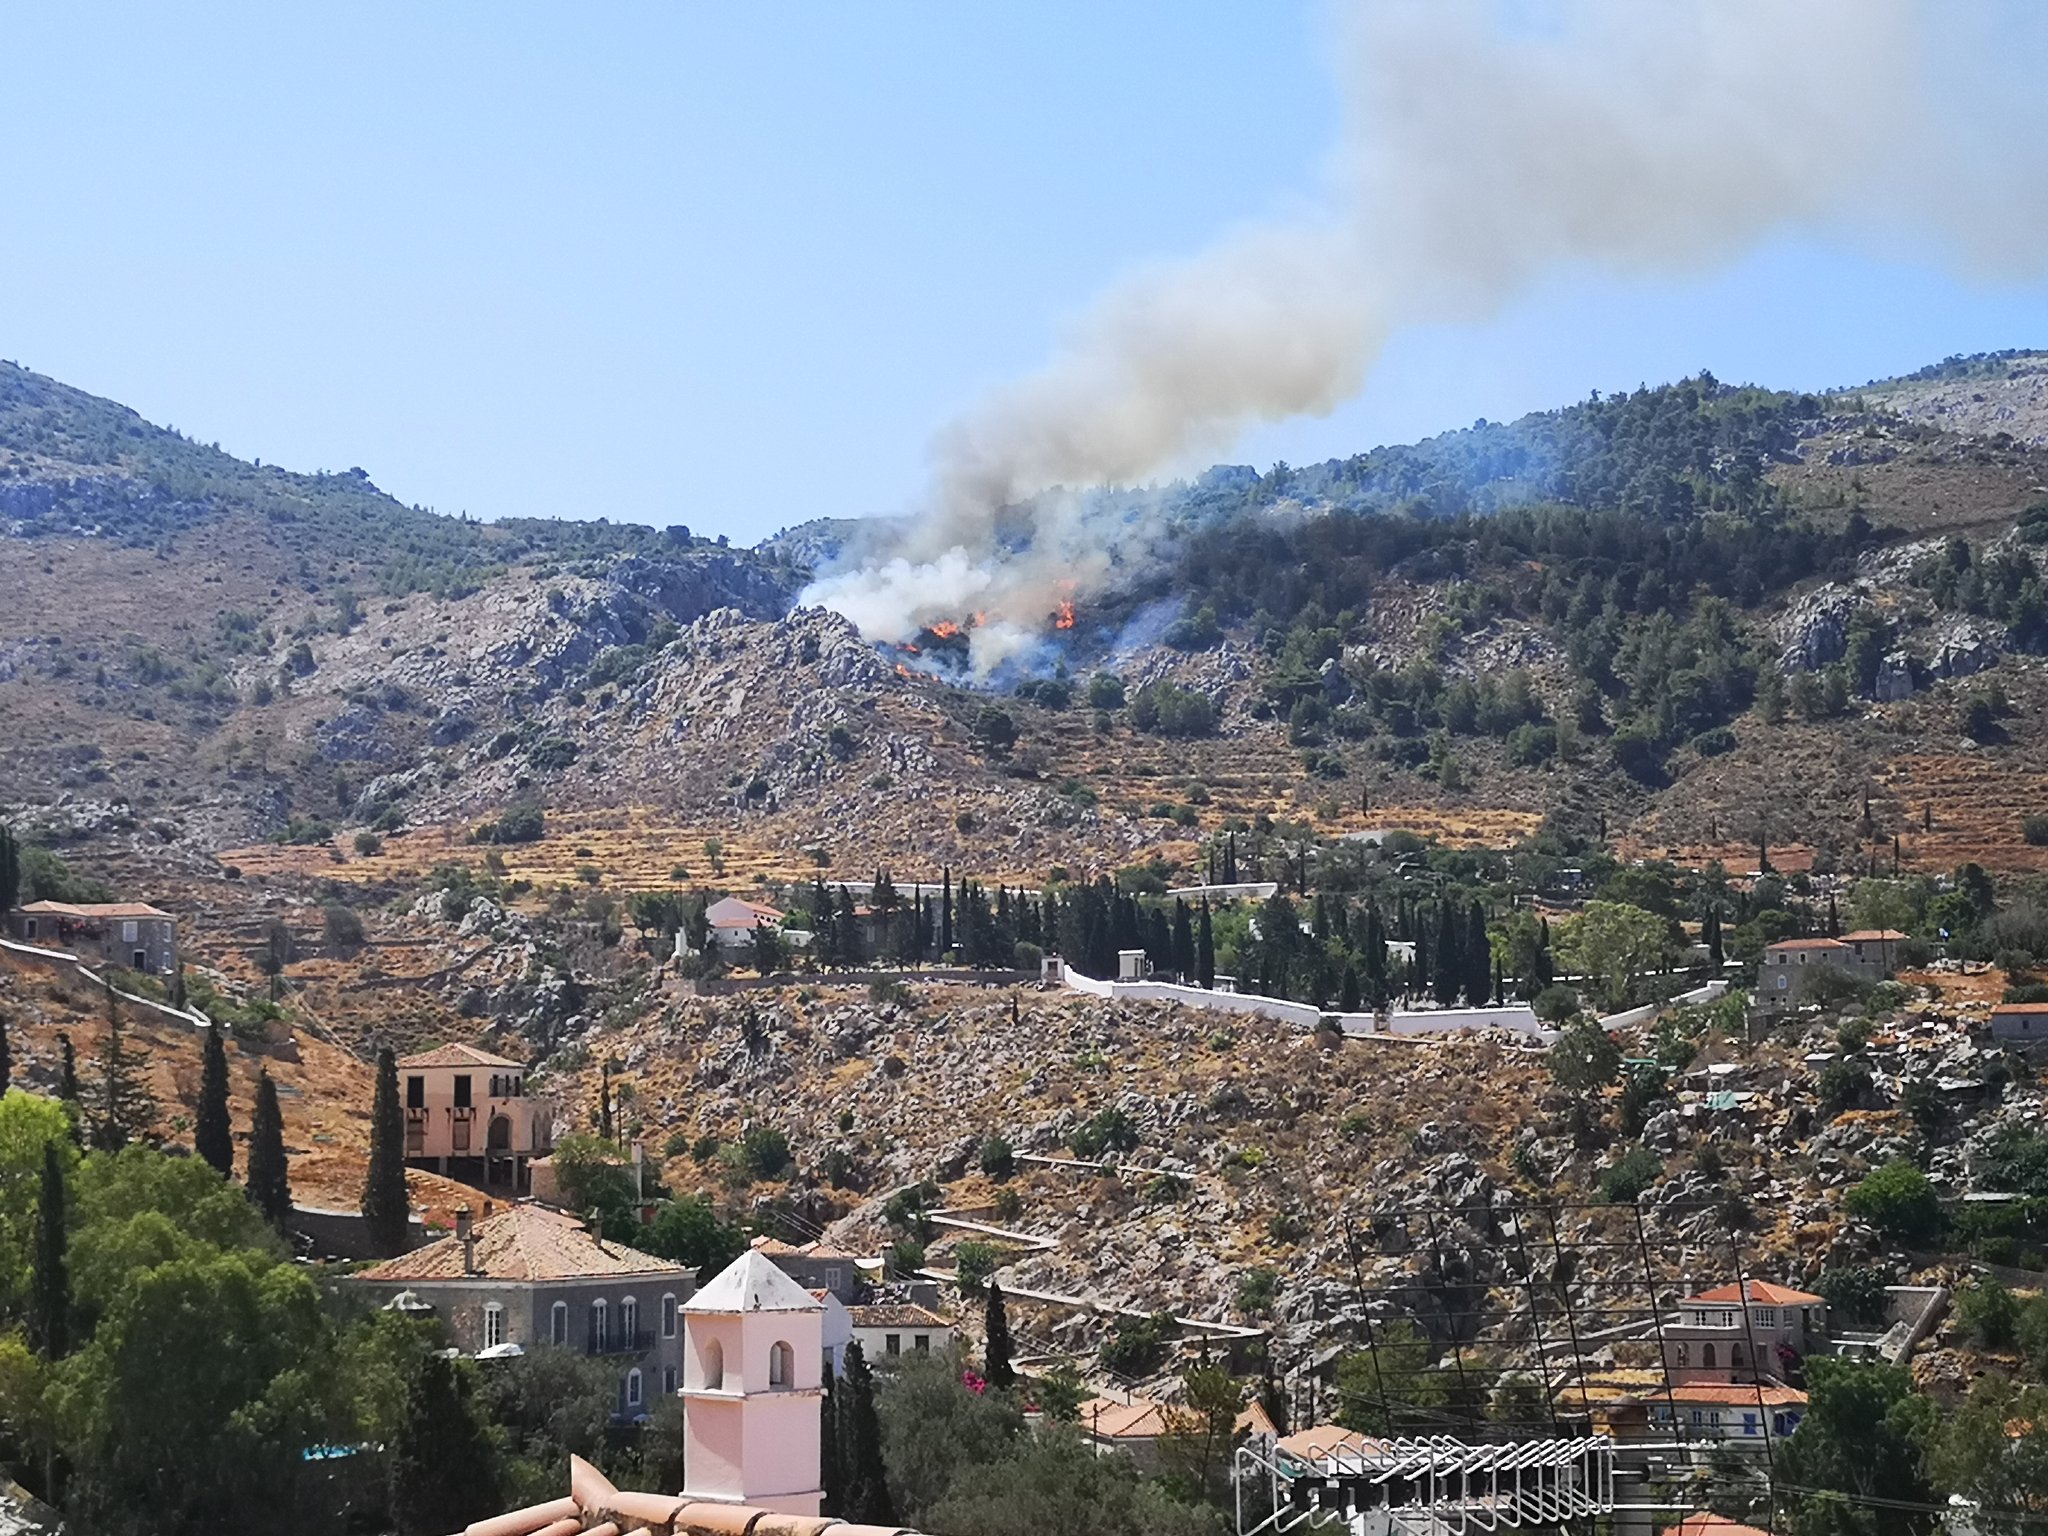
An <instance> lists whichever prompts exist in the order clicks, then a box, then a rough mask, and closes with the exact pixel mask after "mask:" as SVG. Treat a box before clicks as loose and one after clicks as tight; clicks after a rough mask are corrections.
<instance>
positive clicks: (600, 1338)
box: [590, 1297, 611, 1350]
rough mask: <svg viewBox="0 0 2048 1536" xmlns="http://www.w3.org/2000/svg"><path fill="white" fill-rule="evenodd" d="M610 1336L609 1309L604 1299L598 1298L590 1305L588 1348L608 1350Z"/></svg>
mask: <svg viewBox="0 0 2048 1536" xmlns="http://www.w3.org/2000/svg"><path fill="white" fill-rule="evenodd" d="M610 1335H611V1309H610V1308H609V1307H607V1306H606V1305H605V1302H604V1299H603V1298H602V1297H600V1298H599V1299H598V1300H596V1301H593V1302H592V1303H591V1304H590V1347H591V1348H592V1349H593V1350H603V1349H606V1348H609V1347H610V1345H611V1337H610Z"/></svg>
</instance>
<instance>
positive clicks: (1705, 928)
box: [1700, 907, 1728, 966]
mask: <svg viewBox="0 0 2048 1536" xmlns="http://www.w3.org/2000/svg"><path fill="white" fill-rule="evenodd" d="M1700 937H1701V938H1702V939H1704V940H1705V941H1706V945H1707V958H1708V959H1709V960H1711V961H1713V962H1714V964H1715V965H1717V966H1719V965H1724V964H1726V963H1727V958H1728V957H1727V955H1726V954H1725V953H1724V952H1723V951H1722V948H1721V909H1720V908H1719V907H1709V908H1707V916H1706V920H1705V921H1704V922H1702V923H1701V924H1700Z"/></svg>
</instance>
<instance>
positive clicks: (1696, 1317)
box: [1692, 1312, 1707, 1328]
mask: <svg viewBox="0 0 2048 1536" xmlns="http://www.w3.org/2000/svg"><path fill="white" fill-rule="evenodd" d="M1692 1325H1693V1327H1695V1328H1704V1327H1706V1326H1707V1314H1706V1313H1704V1312H1695V1313H1693V1315H1692Z"/></svg>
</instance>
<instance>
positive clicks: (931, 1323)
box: [846, 1302, 953, 1328]
mask: <svg viewBox="0 0 2048 1536" xmlns="http://www.w3.org/2000/svg"><path fill="white" fill-rule="evenodd" d="M846 1310H847V1313H848V1315H849V1316H851V1317H852V1318H853V1326H854V1327H856V1328H950V1327H952V1326H953V1321H952V1319H951V1318H947V1317H941V1316H940V1315H939V1314H938V1313H936V1312H934V1311H932V1309H931V1308H930V1307H920V1306H918V1305H917V1304H916V1303H915V1302H878V1303H876V1304H875V1305H873V1306H867V1307H848V1308H847V1309H846Z"/></svg>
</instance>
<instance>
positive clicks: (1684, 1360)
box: [1678, 1339, 1692, 1370]
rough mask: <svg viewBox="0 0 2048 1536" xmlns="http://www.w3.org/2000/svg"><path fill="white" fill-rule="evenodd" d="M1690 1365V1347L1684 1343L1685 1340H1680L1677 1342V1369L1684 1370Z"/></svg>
mask: <svg viewBox="0 0 2048 1536" xmlns="http://www.w3.org/2000/svg"><path fill="white" fill-rule="evenodd" d="M1690 1364H1692V1346H1691V1345H1690V1344H1688V1343H1686V1342H1685V1340H1683V1339H1680V1340H1679V1341H1678V1368H1679V1369H1680V1370H1684V1369H1685V1368H1686V1367H1687V1366H1688V1365H1690Z"/></svg>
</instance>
